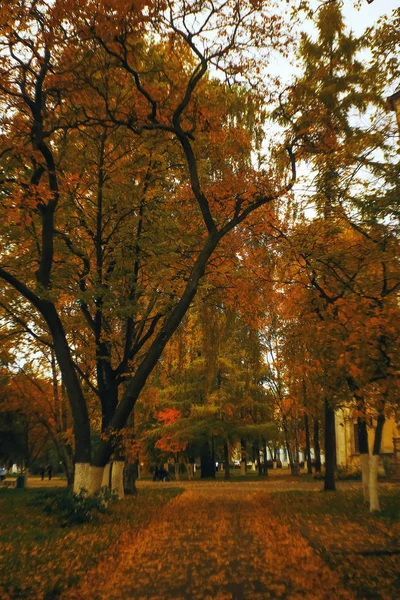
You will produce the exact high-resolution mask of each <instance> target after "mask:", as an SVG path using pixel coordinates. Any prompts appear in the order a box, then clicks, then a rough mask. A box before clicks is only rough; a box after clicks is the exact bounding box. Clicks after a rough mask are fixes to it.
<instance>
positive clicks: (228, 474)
mask: <svg viewBox="0 0 400 600" xmlns="http://www.w3.org/2000/svg"><path fill="white" fill-rule="evenodd" d="M224 468H225V476H224V479H230V478H231V472H230V470H229V446H228V442H227V441H226V440H225V441H224Z"/></svg>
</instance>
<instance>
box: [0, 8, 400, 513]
mask: <svg viewBox="0 0 400 600" xmlns="http://www.w3.org/2000/svg"><path fill="white" fill-rule="evenodd" d="M304 7H305V3H304V2H299V6H296V3H294V7H291V9H290V11H291V13H290V14H288V15H286V14H285V13H284V12H283V11H282V10H275V8H274V5H273V3H271V2H269V1H262V0H257V1H254V0H240V2H239V0H228V1H216V2H209V1H207V0H190V1H179V0H176V1H175V0H174V1H172V0H140V1H139V0H137V1H135V2H132V3H127V4H126V5H124V6H120V3H118V2H112V1H110V0H107V1H106V0H101V1H100V2H96V4H94V3H92V2H91V1H90V0H87V1H86V2H81V1H79V2H78V1H76V2H75V0H68V1H67V0H56V1H55V2H52V3H50V4H47V3H46V2H44V1H40V0H10V1H9V2H7V4H6V5H5V7H4V10H3V11H2V15H1V20H0V46H1V51H0V77H1V81H0V104H1V107H2V117H1V125H0V160H1V165H0V196H1V208H0V211H1V215H2V218H1V221H0V223H1V225H0V239H1V247H2V250H1V254H0V277H1V279H2V281H3V282H4V288H3V290H2V296H1V302H0V310H1V311H2V323H4V325H6V324H7V327H6V328H5V330H4V331H5V333H4V335H3V336H2V340H1V341H2V345H3V347H4V348H5V349H6V350H5V351H8V352H9V353H11V354H13V353H14V355H16V356H17V357H18V358H17V362H19V363H21V359H20V358H19V356H20V354H19V353H20V352H21V348H25V351H26V349H28V352H30V353H31V355H32V357H33V361H34V362H35V364H38V359H37V356H38V354H40V353H45V354H47V356H48V357H50V359H48V362H49V365H50V369H53V371H52V373H53V374H55V375H54V376H52V375H50V377H49V373H50V372H51V371H49V367H47V368H44V367H43V365H41V366H40V368H39V371H38V372H37V373H36V376H35V378H33V379H32V381H33V382H34V383H31V388H30V389H33V387H36V388H38V387H41V388H42V391H41V394H42V396H43V398H44V399H47V401H49V398H53V399H55V402H54V403H53V404H54V406H57V407H58V406H61V407H62V409H61V410H59V409H58V408H57V410H58V411H59V414H58V416H57V419H55V420H54V423H53V422H51V426H52V427H53V426H54V431H53V430H50V429H49V427H48V426H47V425H44V427H45V428H46V431H47V432H48V435H50V436H52V439H53V440H54V442H55V440H57V443H60V440H61V441H62V442H63V444H64V445H63V447H62V452H63V453H64V454H65V456H64V457H63V458H62V461H63V463H64V464H65V465H66V469H68V472H69V474H70V475H69V477H70V478H72V465H73V464H74V487H75V489H76V490H79V489H80V488H81V487H84V488H85V489H86V490H87V491H88V493H92V492H94V491H96V490H97V489H99V487H100V486H101V485H102V482H103V479H104V472H105V467H106V466H107V465H108V464H109V463H110V461H111V462H112V463H113V465H114V468H113V478H114V479H113V481H114V483H113V485H114V486H115V487H117V488H118V489H121V488H122V483H121V481H122V479H121V478H122V467H121V464H122V458H123V453H124V449H125V452H126V453H127V454H129V456H130V457H131V459H132V457H133V456H134V454H135V452H134V451H133V450H132V448H134V446H135V444H136V443H137V442H135V441H132V435H131V434H129V430H130V429H131V423H130V419H132V414H133V409H134V407H135V405H136V404H137V403H138V402H139V404H138V410H137V418H136V429H137V430H138V431H139V433H140V435H141V436H142V437H143V438H144V439H153V440H154V439H155V438H156V437H157V436H158V441H157V444H158V446H159V447H161V449H164V450H166V449H168V448H170V449H171V448H174V450H173V451H176V452H178V451H182V450H183V449H184V447H185V448H186V447H188V445H189V447H190V446H191V445H192V446H193V444H194V443H195V441H196V443H198V444H200V446H202V440H203V442H204V444H203V446H204V447H203V449H201V448H200V450H201V452H202V453H203V454H204V455H205V454H206V450H207V448H206V446H208V445H209V441H210V439H211V440H213V439H218V440H219V441H220V443H222V445H223V448H224V452H225V457H226V452H227V447H228V443H230V442H232V441H233V440H236V439H239V440H245V439H247V440H252V444H255V447H256V449H257V447H258V448H259V449H260V448H261V449H265V447H266V444H267V442H269V441H273V440H274V439H275V437H276V435H281V434H282V435H283V436H284V438H285V440H286V444H287V447H288V452H289V457H290V461H291V465H292V468H293V469H294V470H296V468H297V463H296V461H297V456H298V448H299V444H300V437H301V436H300V431H304V432H305V437H306V438H307V437H308V438H309V437H310V436H309V431H310V427H311V423H312V425H313V431H314V433H315V436H314V437H315V440H316V444H314V445H318V444H319V431H318V430H319V426H320V424H321V423H322V420H321V408H323V411H324V419H323V427H324V431H325V454H326V460H327V469H326V487H327V489H330V488H332V487H334V479H333V476H334V472H333V468H334V462H333V455H334V410H335V407H337V406H339V405H341V404H343V403H344V402H346V403H351V404H353V405H354V407H355V409H356V413H355V414H356V416H357V418H358V422H359V434H360V440H361V444H360V448H362V450H361V451H362V453H363V455H364V456H365V457H367V460H363V464H364V463H365V465H364V471H365V473H364V478H366V477H367V475H366V474H367V471H368V472H369V466H371V492H372V496H371V501H372V504H371V507H372V508H374V509H375V508H377V507H378V506H379V505H378V499H377V495H376V485H375V482H376V472H377V458H378V456H379V451H380V439H381V434H382V427H383V423H384V420H385V416H386V415H387V414H390V413H393V411H395V410H396V407H398V389H399V382H398V333H397V328H396V319H398V310H399V308H398V300H397V298H398V289H399V286H400V279H399V266H398V235H397V234H398V210H397V208H396V206H397V198H398V188H399V184H398V182H399V178H398V170H399V166H398V161H396V152H395V132H394V123H393V119H392V118H391V116H390V113H389V110H388V108H387V106H386V105H385V102H384V90H385V88H386V87H387V85H388V83H391V81H393V80H395V79H396V77H398V75H399V69H398V66H399V65H398V57H397V56H396V54H395V45H396V42H395V38H396V35H397V36H398V33H397V29H396V27H395V26H394V24H395V23H396V22H398V20H399V11H395V12H394V14H393V15H392V17H391V19H388V20H387V21H385V20H384V21H383V22H382V23H381V24H378V26H377V27H376V28H375V29H371V30H370V31H369V32H367V34H366V35H365V36H363V39H362V40H360V39H357V38H355V37H354V36H353V34H352V33H351V32H347V31H346V29H345V26H344V23H343V19H342V15H341V9H340V5H339V3H338V2H326V3H323V4H322V5H321V6H320V7H319V8H318V10H316V11H315V12H314V13H308V18H309V19H312V21H313V23H314V24H315V25H316V27H317V30H318V39H311V38H310V37H308V36H307V35H305V34H302V35H301V37H300V39H299V38H298V36H296V35H295V34H294V33H293V31H294V30H293V27H291V26H289V24H288V22H289V21H290V20H293V19H300V18H302V17H303V16H304V12H302V11H304ZM310 15H311V16H310ZM388 25H389V26H390V27H389V29H388ZM388 31H391V34H390V35H389V33H388ZM296 54H297V56H296V61H297V66H298V68H299V73H300V74H299V75H298V77H297V78H296V79H295V80H293V82H292V84H291V85H290V86H289V87H285V86H284V85H283V84H282V83H281V82H280V81H279V79H278V78H277V77H276V75H275V74H273V73H271V72H270V69H268V68H264V66H265V65H270V64H272V62H273V60H274V56H275V55H280V60H282V59H283V60H289V56H291V57H293V56H295V55H296ZM382 56H385V62H384V63H383V62H382ZM263 65H264V66H263ZM299 173H300V176H299ZM189 309H192V310H191V311H189ZM28 338H29V339H30V341H29V342H28V341H27V340H28ZM6 362H7V361H4V363H5V364H6ZM8 362H10V361H8ZM12 362H13V361H11V363H12ZM14 362H15V361H14ZM56 363H57V366H56ZM24 369H25V370H26V368H25V367H24ZM9 371H10V369H9ZM58 372H59V373H60V375H58V374H57V373H58ZM23 376H24V377H25V379H24V385H28V384H27V383H26V381H28V380H29V374H27V375H26V374H24V375H23ZM19 377H22V375H21V374H20V373H19V374H16V373H15V368H14V367H13V368H11V375H8V380H7V381H6V386H3V388H5V387H6V388H7V392H4V394H5V396H7V397H8V396H9V386H10V385H16V384H15V381H16V380H17V379H18V378H19ZM45 380H46V385H45V384H44V382H45ZM49 380H50V381H49ZM61 382H62V384H61ZM49 383H50V384H51V385H50V388H51V391H50V388H49V390H48V391H46V390H47V386H48V385H49ZM38 393H39V391H38ZM29 395H30V392H29ZM32 397H33V396H32ZM35 397H36V396H35ZM60 398H62V399H68V403H69V408H68V409H65V408H64V405H65V403H63V402H59V401H58V400H59V399H60ZM57 399H58V400H57ZM28 404H29V402H28ZM33 405H34V402H33V401H32V403H31V408H30V409H29V410H30V411H31V412H35V411H34V406H33ZM31 409H32V410H31ZM171 411H172V412H171ZM36 412H38V413H40V411H36ZM371 414H374V415H376V417H377V422H378V426H377V428H376V436H375V444H374V448H373V449H372V456H371V460H369V458H368V457H369V454H368V450H369V449H368V448H367V447H366V445H365V442H366V429H367V427H366V426H367V421H368V419H369V416H370V415H371ZM63 415H64V416H63ZM46 422H49V421H48V419H46ZM274 423H275V424H276V423H277V424H278V430H279V431H278V434H277V433H276V425H274ZM146 424H147V425H146ZM71 425H72V428H71ZM148 425H150V426H149V427H148V431H147V432H146V431H144V432H142V431H141V429H140V428H141V427H147V426H148ZM160 428H161V429H162V435H159V433H160ZM70 430H71V431H70ZM168 436H169V438H168ZM129 439H130V442H129ZM124 440H128V441H126V442H125V441H124ZM362 440H363V441H362ZM129 444H130V446H131V450H132V451H129V452H128V446H129ZM306 445H307V446H308V447H309V446H310V443H307V444H306ZM71 448H73V460H72V456H71ZM191 452H192V454H193V452H194V449H192V450H191ZM208 455H209V456H210V455H212V451H210V450H209V449H208ZM367 463H368V464H367ZM107 473H108V475H106V479H107V481H108V480H109V479H112V478H111V477H110V476H109V472H108V471H107Z"/></svg>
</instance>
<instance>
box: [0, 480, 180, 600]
mask: <svg viewBox="0 0 400 600" xmlns="http://www.w3.org/2000/svg"><path fill="white" fill-rule="evenodd" d="M181 491H182V490H180V489H179V488H164V489H162V488H160V489H157V490H140V492H139V494H138V495H137V496H133V497H128V498H127V499H125V500H124V502H120V503H115V504H114V505H113V506H112V508H111V509H110V512H108V513H106V514H103V515H100V517H99V519H98V520H97V521H96V522H93V523H88V524H84V525H80V526H75V527H70V528H62V527H61V526H60V524H59V521H58V519H57V517H56V515H47V514H44V512H43V510H42V508H41V507H40V506H34V505H32V501H34V499H35V498H37V496H38V494H40V493H41V491H40V490H34V489H31V490H29V489H28V490H17V489H15V490H14V489H12V490H3V491H0V598H2V600H6V599H7V600H8V599H13V600H14V599H17V598H18V600H19V599H21V600H22V599H24V600H25V599H26V600H28V599H32V600H33V599H35V600H39V599H43V600H53V599H56V598H58V597H59V595H60V594H61V593H62V591H63V590H65V589H68V588H69V587H71V586H74V585H76V583H77V582H78V581H79V579H80V577H81V576H82V574H83V573H85V572H86V571H87V570H88V569H90V568H92V567H93V566H95V565H96V564H97V562H98V561H99V559H100V557H101V555H102V553H103V552H104V551H107V552H110V548H111V549H112V546H113V544H115V543H116V541H117V540H118V539H119V537H120V536H121V534H122V533H123V532H124V531H125V530H126V529H127V528H129V529H130V530H132V532H133V533H134V532H135V531H138V530H139V528H140V527H142V526H144V525H146V524H147V523H148V522H149V521H150V520H151V519H152V518H153V517H154V516H155V515H156V514H157V512H158V511H159V510H160V509H161V508H162V507H163V506H164V505H165V504H166V503H167V502H168V501H169V500H171V499H172V498H174V497H175V496H177V495H179V494H180V493H181ZM55 493H57V492H55Z"/></svg>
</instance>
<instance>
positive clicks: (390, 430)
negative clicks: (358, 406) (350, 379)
mask: <svg viewBox="0 0 400 600" xmlns="http://www.w3.org/2000/svg"><path fill="white" fill-rule="evenodd" d="M352 413H353V409H350V408H341V409H338V410H337V411H336V413H335V425H336V461H337V465H338V466H342V467H353V468H359V466H360V455H359V452H358V451H357V447H356V445H357V441H356V434H355V432H354V426H355V425H357V419H354V418H353V416H352ZM374 434H375V428H374V427H373V426H372V427H368V444H369V450H370V452H372V447H373V443H374ZM396 438H400V428H399V424H397V425H396V422H395V420H394V418H393V417H392V418H390V419H387V420H386V422H385V424H384V426H383V432H382V445H381V456H383V457H385V456H386V457H387V458H388V459H390V460H394V458H395V457H394V439H396Z"/></svg>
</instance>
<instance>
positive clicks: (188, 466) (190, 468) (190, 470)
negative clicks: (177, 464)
mask: <svg viewBox="0 0 400 600" xmlns="http://www.w3.org/2000/svg"><path fill="white" fill-rule="evenodd" d="M186 470H187V475H188V479H189V481H192V479H193V471H194V469H193V463H191V462H187V463H186Z"/></svg>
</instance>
